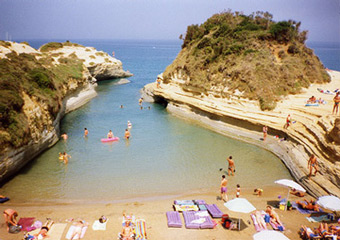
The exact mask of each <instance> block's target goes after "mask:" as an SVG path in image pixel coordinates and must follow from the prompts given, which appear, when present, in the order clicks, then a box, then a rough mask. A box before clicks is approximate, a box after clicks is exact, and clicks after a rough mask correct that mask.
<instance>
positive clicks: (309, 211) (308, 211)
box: [296, 204, 324, 214]
mask: <svg viewBox="0 0 340 240" xmlns="http://www.w3.org/2000/svg"><path fill="white" fill-rule="evenodd" d="M296 209H297V210H298V211H299V212H300V213H303V214H312V213H320V212H324V211H323V210H322V209H321V208H320V212H317V211H313V210H308V209H303V208H302V207H301V206H300V205H299V204H296Z"/></svg>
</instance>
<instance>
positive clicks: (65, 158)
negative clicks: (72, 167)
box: [63, 152, 72, 164]
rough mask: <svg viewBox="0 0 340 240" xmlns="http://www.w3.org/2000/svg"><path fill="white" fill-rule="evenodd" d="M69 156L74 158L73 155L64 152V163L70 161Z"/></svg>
mask: <svg viewBox="0 0 340 240" xmlns="http://www.w3.org/2000/svg"><path fill="white" fill-rule="evenodd" d="M68 158H72V157H71V155H69V154H67V153H66V152H64V154H63V160H64V163H65V164H67V163H68Z"/></svg>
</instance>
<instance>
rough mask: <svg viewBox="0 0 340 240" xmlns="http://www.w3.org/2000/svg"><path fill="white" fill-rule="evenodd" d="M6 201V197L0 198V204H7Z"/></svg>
mask: <svg viewBox="0 0 340 240" xmlns="http://www.w3.org/2000/svg"><path fill="white" fill-rule="evenodd" d="M8 200H9V198H8V197H1V198H0V203H4V202H7V201H8Z"/></svg>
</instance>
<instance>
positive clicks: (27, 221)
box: [18, 217, 34, 231]
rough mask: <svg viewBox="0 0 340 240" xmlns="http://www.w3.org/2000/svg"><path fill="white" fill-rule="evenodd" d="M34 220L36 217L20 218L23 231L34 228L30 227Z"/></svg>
mask: <svg viewBox="0 0 340 240" xmlns="http://www.w3.org/2000/svg"><path fill="white" fill-rule="evenodd" d="M33 222H34V217H31V218H20V219H19V222H18V225H20V226H21V227H22V228H21V231H30V230H32V229H30V227H31V226H32V224H33Z"/></svg>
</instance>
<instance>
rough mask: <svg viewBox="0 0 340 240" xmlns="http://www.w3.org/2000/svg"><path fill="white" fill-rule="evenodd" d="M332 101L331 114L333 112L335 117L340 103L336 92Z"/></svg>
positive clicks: (339, 96) (338, 94)
mask: <svg viewBox="0 0 340 240" xmlns="http://www.w3.org/2000/svg"><path fill="white" fill-rule="evenodd" d="M333 101H334V105H333V112H332V114H334V111H335V115H336V114H338V110H339V103H340V92H337V93H336V95H335V97H334V98H333Z"/></svg>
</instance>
